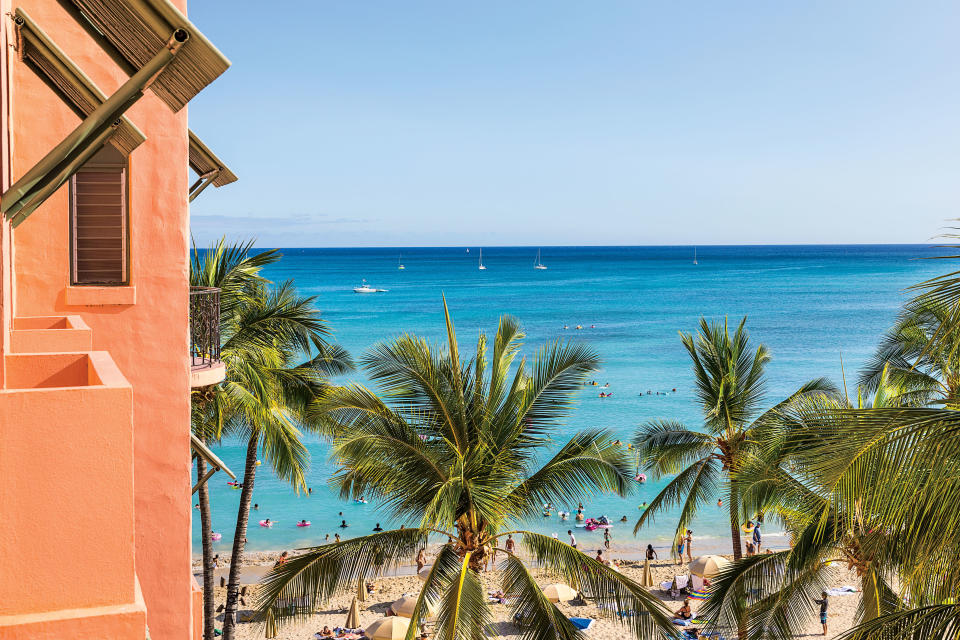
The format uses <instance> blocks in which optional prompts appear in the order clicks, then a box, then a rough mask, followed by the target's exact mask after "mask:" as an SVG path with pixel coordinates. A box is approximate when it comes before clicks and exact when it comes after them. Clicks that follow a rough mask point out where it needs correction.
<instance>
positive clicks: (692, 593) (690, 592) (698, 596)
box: [687, 589, 708, 600]
mask: <svg viewBox="0 0 960 640" xmlns="http://www.w3.org/2000/svg"><path fill="white" fill-rule="evenodd" d="M707 595H708V594H707V590H706V589H687V596H688V597H689V598H690V599H691V600H706V599H707Z"/></svg>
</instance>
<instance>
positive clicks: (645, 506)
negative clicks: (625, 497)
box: [637, 502, 650, 509]
mask: <svg viewBox="0 0 960 640" xmlns="http://www.w3.org/2000/svg"><path fill="white" fill-rule="evenodd" d="M648 506H650V505H648V504H647V503H646V502H641V503H640V506H639V507H637V509H646V508H647V507H648Z"/></svg>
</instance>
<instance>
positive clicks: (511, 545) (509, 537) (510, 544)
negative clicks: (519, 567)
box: [505, 533, 517, 553]
mask: <svg viewBox="0 0 960 640" xmlns="http://www.w3.org/2000/svg"><path fill="white" fill-rule="evenodd" d="M505 546H506V548H507V551H509V552H510V553H513V550H514V549H515V548H516V547H517V543H516V542H514V540H513V534H512V533H508V534H507V542H506V545H505Z"/></svg>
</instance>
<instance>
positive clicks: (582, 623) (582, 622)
mask: <svg viewBox="0 0 960 640" xmlns="http://www.w3.org/2000/svg"><path fill="white" fill-rule="evenodd" d="M570 622H572V623H573V626H575V627H576V628H577V629H579V630H580V631H586V630H587V629H589V628H590V627H592V626H593V623H594V622H596V620H594V619H593V618H570Z"/></svg>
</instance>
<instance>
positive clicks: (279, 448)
mask: <svg viewBox="0 0 960 640" xmlns="http://www.w3.org/2000/svg"><path fill="white" fill-rule="evenodd" d="M249 249H250V245H243V246H241V247H240V248H239V249H237V250H234V251H231V250H229V249H228V248H225V247H222V246H218V247H215V248H214V249H212V250H211V251H210V252H208V254H207V255H205V256H204V257H203V258H202V259H201V258H199V257H198V256H197V255H196V253H195V257H194V262H195V263H198V264H197V268H196V271H197V278H196V281H197V283H198V284H200V285H205V286H211V283H213V282H217V281H219V282H220V285H221V292H222V293H221V295H222V296H223V298H224V299H223V300H222V301H221V322H220V335H221V340H222V345H221V349H220V358H221V360H222V361H223V363H224V365H225V367H226V379H225V380H224V382H222V383H220V384H219V385H217V387H216V389H215V391H214V392H213V393H212V394H210V397H209V398H208V399H207V405H206V409H205V410H206V414H207V416H208V420H209V421H210V422H211V423H212V424H215V425H216V426H217V428H218V429H219V431H218V432H217V435H223V434H229V435H232V436H234V437H238V438H241V439H243V440H245V441H246V443H247V452H246V459H245V462H244V473H243V488H242V490H241V493H240V506H239V507H238V512H237V522H236V530H235V533H234V538H233V549H232V553H231V558H230V573H229V579H228V583H227V601H226V609H225V614H224V624H223V635H224V640H232V638H233V635H234V629H235V622H236V621H235V615H236V611H237V604H238V599H239V578H240V564H241V561H242V558H243V549H244V541H245V539H246V532H247V522H248V519H249V514H250V503H251V499H252V496H253V488H254V481H255V475H256V468H257V466H256V462H257V460H258V458H261V457H262V458H263V459H264V460H265V462H266V463H267V464H268V465H269V467H270V468H271V469H272V470H273V472H274V473H276V475H277V476H278V477H279V478H280V479H281V480H284V481H286V482H289V483H290V484H291V485H292V486H293V488H294V490H295V491H298V492H299V490H300V489H306V483H305V473H306V470H307V468H308V466H309V453H308V451H307V449H306V447H305V446H304V444H303V442H302V433H303V431H316V430H317V429H318V428H319V425H320V422H319V421H318V419H317V418H316V417H315V416H314V415H313V414H311V413H310V412H309V411H308V410H307V409H308V407H310V405H311V403H312V402H313V401H314V400H315V399H316V398H317V397H319V395H320V394H321V393H322V391H323V390H324V389H325V388H326V387H327V386H328V385H327V378H328V377H329V376H331V375H336V374H339V373H343V372H345V371H347V370H349V369H350V360H349V356H348V355H347V354H346V352H345V351H344V350H343V349H341V348H339V347H337V346H335V345H331V344H329V343H328V342H327V340H326V337H327V335H328V330H327V327H326V324H325V323H324V322H323V320H322V319H321V318H320V315H319V313H318V312H317V311H316V309H315V308H314V306H313V302H314V298H312V297H302V296H298V295H297V293H296V291H295V290H294V288H293V286H292V284H291V283H289V282H287V283H283V284H280V285H277V286H271V285H268V284H267V282H266V281H265V280H263V279H262V278H259V277H258V274H257V272H258V268H256V266H257V265H258V264H259V265H261V266H262V265H263V264H267V263H269V262H271V261H273V260H274V259H275V257H274V255H273V254H270V255H268V256H267V257H264V258H256V257H252V256H250V255H249ZM241 257H242V259H241ZM231 258H232V259H231ZM249 258H253V264H252V265H251V260H249ZM201 262H202V264H200V263H201ZM231 265H233V267H232V268H231ZM244 271H246V272H245V273H244ZM230 274H233V275H235V276H236V277H229V275H230ZM213 286H215V285H213ZM205 534H206V532H205ZM211 619H212V618H211Z"/></svg>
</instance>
